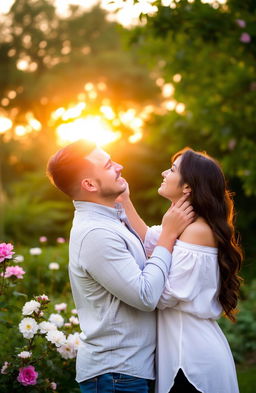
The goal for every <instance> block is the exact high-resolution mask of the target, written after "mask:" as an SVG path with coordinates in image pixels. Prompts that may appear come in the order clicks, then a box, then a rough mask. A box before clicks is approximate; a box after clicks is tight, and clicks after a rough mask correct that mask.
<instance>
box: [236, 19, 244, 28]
mask: <svg viewBox="0 0 256 393" xmlns="http://www.w3.org/2000/svg"><path fill="white" fill-rule="evenodd" d="M236 24H237V25H238V26H239V27H241V28H244V27H245V26H246V22H245V21H244V20H243V19H236Z"/></svg>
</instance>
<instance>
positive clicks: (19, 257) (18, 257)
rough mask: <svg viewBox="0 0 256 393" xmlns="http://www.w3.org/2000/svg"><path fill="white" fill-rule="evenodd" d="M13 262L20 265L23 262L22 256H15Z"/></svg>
mask: <svg viewBox="0 0 256 393" xmlns="http://www.w3.org/2000/svg"><path fill="white" fill-rule="evenodd" d="M14 261H15V262H16V263H20V262H23V261H24V256H23V255H16V257H15V258H14Z"/></svg>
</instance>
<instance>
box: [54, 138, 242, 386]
mask: <svg viewBox="0 0 256 393" xmlns="http://www.w3.org/2000/svg"><path fill="white" fill-rule="evenodd" d="M47 169H48V176H49V178H50V179H51V181H52V182H53V183H54V184H55V185H56V187H58V188H59V189H60V190H61V191H63V192H64V193H65V194H67V195H68V196H69V197H70V198H71V199H72V200H73V203H74V207H75V214H74V220H73V226H72V229H71V233H70V251H69V276H70V282H71V288H72V294H73V298H74V302H75V305H76V308H77V311H78V316H79V321H80V327H81V335H80V337H81V345H80V347H79V350H78V355H77V361H76V369H77V370H76V371H77V373H76V380H77V382H78V383H79V385H80V390H81V392H82V393H125V392H130V393H148V392H149V390H150V385H151V383H150V381H153V380H154V379H156V383H155V392H156V393H169V392H170V393H193V392H194V393H196V392H199V393H200V392H201V393H238V392H239V389H238V384H237V377H236V371H235V365H234V361H233V357H232V354H231V351H230V348H229V345H228V342H227V340H226V338H225V336H224V334H223V333H222V331H221V329H220V328H219V326H218V324H217V322H216V320H217V319H218V318H219V317H220V316H221V315H222V314H223V313H225V315H226V316H227V317H228V318H229V319H230V320H231V321H235V312H236V306H237V301H238V292H239V286H240V278H239V276H238V272H239V270H240V266H241V260H242V254H241V250H240V248H239V245H238V244H237V242H236V239H235V232H234V225H233V215H234V212H233V201H232V199H231V196H230V193H229V191H228V190H227V188H226V182H225V178H224V175H223V172H222V170H221V168H220V166H219V164H218V163H217V162H216V161H215V160H214V159H213V158H211V157H210V156H208V155H206V154H205V153H201V152H195V151H193V150H192V149H188V148H186V149H184V150H182V151H179V152H178V153H177V154H176V155H175V156H174V157H173V159H172V162H171V166H170V168H169V169H167V170H166V171H164V172H163V173H162V177H163V181H162V184H161V185H160V187H159V189H158V193H159V194H160V195H161V196H162V197H164V198H166V199H168V200H170V201H171V202H172V204H171V207H170V208H169V209H168V211H167V212H166V213H165V215H164V216H163V219H162V223H161V225H158V226H153V227H148V226H147V225H146V224H145V223H144V221H143V220H142V218H141V217H140V216H139V215H138V213H137V212H136V210H135V208H134V206H133V204H132V202H131V200H130V197H129V190H128V185H127V183H126V181H125V179H124V178H122V177H121V171H122V169H123V167H122V165H120V164H118V163H116V162H114V161H112V159H111V157H110V155H109V154H108V153H107V152H105V151H104V150H102V149H100V148H98V147H97V146H95V145H94V144H91V143H87V142H85V141H77V142H75V143H72V144H70V145H68V146H66V147H64V148H63V149H61V150H59V151H58V152H57V153H56V154H55V155H53V156H52V157H51V158H50V160H49V162H48V168H47ZM117 202H118V203H117Z"/></svg>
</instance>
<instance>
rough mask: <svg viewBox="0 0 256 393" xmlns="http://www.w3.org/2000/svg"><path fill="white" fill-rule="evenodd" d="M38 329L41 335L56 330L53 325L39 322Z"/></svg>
mask: <svg viewBox="0 0 256 393" xmlns="http://www.w3.org/2000/svg"><path fill="white" fill-rule="evenodd" d="M38 327H39V329H40V333H41V334H45V333H48V332H50V331H51V330H56V329H57V327H56V325H54V324H53V323H51V322H47V321H43V322H40V323H39V325H38Z"/></svg>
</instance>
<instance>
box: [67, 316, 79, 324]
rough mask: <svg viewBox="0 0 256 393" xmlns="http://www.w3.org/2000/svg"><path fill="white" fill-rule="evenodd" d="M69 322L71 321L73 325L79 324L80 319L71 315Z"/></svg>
mask: <svg viewBox="0 0 256 393" xmlns="http://www.w3.org/2000/svg"><path fill="white" fill-rule="evenodd" d="M69 322H71V323H72V324H73V325H79V319H78V318H77V317H74V316H72V317H70V318H69Z"/></svg>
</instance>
